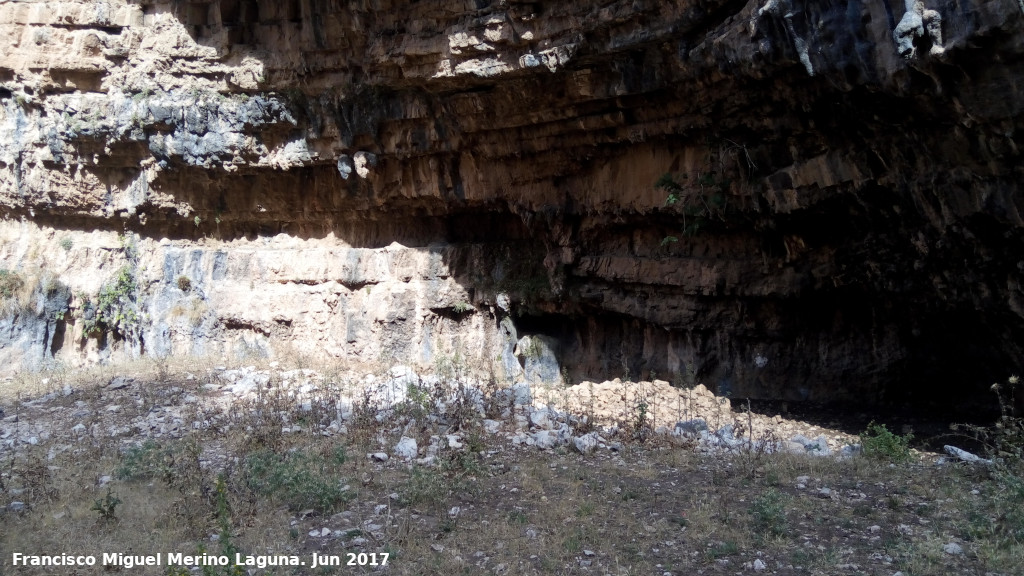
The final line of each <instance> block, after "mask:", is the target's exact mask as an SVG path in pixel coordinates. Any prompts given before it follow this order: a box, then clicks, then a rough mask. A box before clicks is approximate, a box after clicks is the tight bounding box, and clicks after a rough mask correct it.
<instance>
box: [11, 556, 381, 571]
mask: <svg viewBox="0 0 1024 576" xmlns="http://www.w3.org/2000/svg"><path fill="white" fill-rule="evenodd" d="M165 556H166V558H165ZM345 556H346V560H345V561H344V562H343V560H342V558H341V557H340V556H325V555H321V554H316V553H314V554H313V563H312V567H313V568H317V567H319V566H342V565H347V566H367V565H369V566H386V565H387V563H388V557H389V556H390V554H388V553H386V552H385V553H380V554H377V553H369V554H368V553H365V552H364V553H358V554H356V553H348V554H346V555H345ZM100 559H101V562H100V565H101V566H120V567H122V568H129V569H130V568H134V567H136V566H164V565H165V564H166V565H167V566H231V565H234V566H251V567H254V568H267V567H268V566H305V565H306V563H305V562H303V561H302V560H300V559H299V557H298V556H289V555H283V554H282V555H269V556H245V555H242V554H235V558H234V560H235V561H234V563H233V564H232V562H231V558H230V557H228V556H224V555H215V554H199V555H187V554H182V553H180V552H169V553H167V554H150V555H132V554H123V553H120V552H117V553H104V554H103V555H102V556H101V558H100ZM165 559H166V563H165V562H164V560H165ZM11 560H12V564H13V565H14V566H95V565H96V556H93V555H79V556H76V555H72V554H56V555H52V556H45V555H44V556H35V555H29V554H22V553H20V552H14V553H13V554H12V557H11Z"/></svg>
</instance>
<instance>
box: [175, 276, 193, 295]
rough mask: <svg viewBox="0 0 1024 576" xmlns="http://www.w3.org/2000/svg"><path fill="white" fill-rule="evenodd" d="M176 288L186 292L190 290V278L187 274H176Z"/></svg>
mask: <svg viewBox="0 0 1024 576" xmlns="http://www.w3.org/2000/svg"><path fill="white" fill-rule="evenodd" d="M178 290H181V291H182V292H188V291H190V290H192V280H189V277H188V276H178Z"/></svg>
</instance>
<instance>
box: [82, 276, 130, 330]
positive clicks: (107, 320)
mask: <svg viewBox="0 0 1024 576" xmlns="http://www.w3.org/2000/svg"><path fill="white" fill-rule="evenodd" d="M138 291H139V286H138V282H137V280H136V278H135V268H134V267H133V266H131V265H130V264H125V265H124V266H122V267H121V269H120V270H118V272H117V276H116V277H115V278H114V280H113V281H112V282H109V283H107V284H105V285H104V286H103V288H101V289H100V293H99V294H98V295H97V296H96V302H95V304H94V303H93V302H92V301H91V300H90V299H88V298H85V301H84V302H83V303H82V312H83V316H84V317H85V323H84V329H85V333H86V334H99V333H104V332H113V333H115V334H116V335H118V336H120V337H121V338H125V339H136V338H138V336H139V333H140V328H141V326H140V324H141V322H140V319H139V314H138V311H137V310H136V301H137V298H138Z"/></svg>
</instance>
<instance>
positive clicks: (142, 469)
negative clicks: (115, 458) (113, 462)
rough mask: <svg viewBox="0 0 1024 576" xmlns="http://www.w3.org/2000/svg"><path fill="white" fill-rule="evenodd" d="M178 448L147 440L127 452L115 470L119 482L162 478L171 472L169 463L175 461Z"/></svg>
mask: <svg viewBox="0 0 1024 576" xmlns="http://www.w3.org/2000/svg"><path fill="white" fill-rule="evenodd" d="M177 451H178V449H177V447H176V446H174V445H171V446H161V445H160V444H157V443H156V442H155V441H153V440H146V441H145V442H144V443H142V444H141V445H139V446H134V447H132V448H129V449H128V450H127V451H125V453H124V455H123V456H122V457H121V463H120V464H119V465H118V467H117V468H116V469H115V470H114V476H115V477H116V478H117V479H119V480H148V479H151V478H160V477H163V476H164V475H166V474H167V473H168V471H169V463H170V462H173V461H174V457H175V453H176V452H177Z"/></svg>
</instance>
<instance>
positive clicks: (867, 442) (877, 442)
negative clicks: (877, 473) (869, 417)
mask: <svg viewBox="0 0 1024 576" xmlns="http://www.w3.org/2000/svg"><path fill="white" fill-rule="evenodd" d="M913 438H914V436H913V435H912V434H906V435H903V436H899V435H897V434H893V433H892V432H890V431H889V429H888V428H886V427H885V424H875V423H874V422H872V423H870V424H868V428H867V430H866V431H865V432H864V433H863V434H861V436H860V442H861V445H862V446H863V447H864V448H863V449H864V455H865V456H867V457H868V458H874V459H876V460H884V461H887V462H895V463H902V462H909V461H910V460H911V459H912V458H913V456H912V455H911V453H910V441H911V440H912V439H913Z"/></svg>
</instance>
